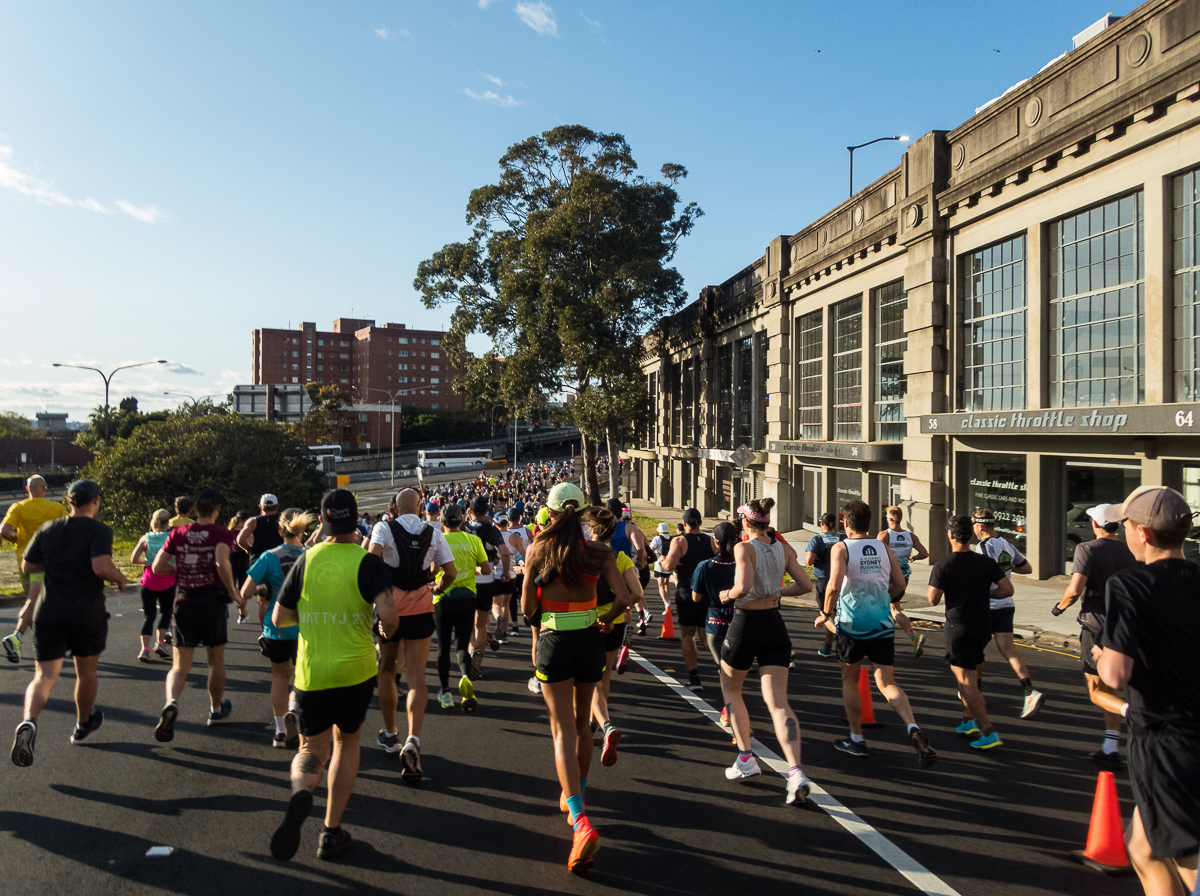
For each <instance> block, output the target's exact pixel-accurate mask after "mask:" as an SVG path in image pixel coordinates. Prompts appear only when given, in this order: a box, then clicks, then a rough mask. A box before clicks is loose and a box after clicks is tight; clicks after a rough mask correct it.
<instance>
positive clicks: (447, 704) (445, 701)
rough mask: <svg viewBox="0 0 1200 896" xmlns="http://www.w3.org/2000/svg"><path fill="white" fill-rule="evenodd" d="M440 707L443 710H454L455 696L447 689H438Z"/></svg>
mask: <svg viewBox="0 0 1200 896" xmlns="http://www.w3.org/2000/svg"><path fill="white" fill-rule="evenodd" d="M438 706H440V707H441V708H442V709H454V695H453V694H451V693H450V692H449V691H448V690H446V689H445V688H438Z"/></svg>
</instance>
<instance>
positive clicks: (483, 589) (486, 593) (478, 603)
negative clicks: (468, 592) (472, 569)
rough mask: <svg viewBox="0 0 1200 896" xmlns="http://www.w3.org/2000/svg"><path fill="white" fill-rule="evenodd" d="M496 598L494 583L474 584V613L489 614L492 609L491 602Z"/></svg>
mask: <svg viewBox="0 0 1200 896" xmlns="http://www.w3.org/2000/svg"><path fill="white" fill-rule="evenodd" d="M495 596H496V583H495V582H476V583H475V611H476V612H478V613H489V612H491V609H492V600H493V598H494V597H495Z"/></svg>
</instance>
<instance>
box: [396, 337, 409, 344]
mask: <svg viewBox="0 0 1200 896" xmlns="http://www.w3.org/2000/svg"><path fill="white" fill-rule="evenodd" d="M396 341H397V342H399V343H400V344H401V345H408V337H407V336H400V337H398V338H397V339H396Z"/></svg>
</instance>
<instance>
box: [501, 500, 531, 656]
mask: <svg viewBox="0 0 1200 896" xmlns="http://www.w3.org/2000/svg"><path fill="white" fill-rule="evenodd" d="M513 506H514V507H515V506H516V505H513ZM512 522H513V526H512V528H510V529H509V530H508V532H507V533H506V534H507V536H508V538H507V541H508V548H509V550H510V551H512V561H513V567H512V568H513V597H512V601H511V602H510V603H509V614H510V620H511V621H510V627H509V630H508V633H509V634H510V635H515V634H517V632H518V628H517V616H518V614H520V612H521V591H522V589H523V588H524V587H525V555H526V554H527V553H528V552H529V546H530V545H531V544H533V528H532V525H531V524H532V522H533V517H531V516H522V517H521V518H520V519H519V520H513V521H512Z"/></svg>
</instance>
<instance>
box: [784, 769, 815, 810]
mask: <svg viewBox="0 0 1200 896" xmlns="http://www.w3.org/2000/svg"><path fill="white" fill-rule="evenodd" d="M811 789H812V782H811V781H809V780H808V775H806V774H804V772H796V774H794V775H788V780H787V799H786V800H784V802H785V803H786V804H787V805H789V806H802V805H804V804H805V803H807V802H808V794H809V791H810V790H811Z"/></svg>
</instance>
